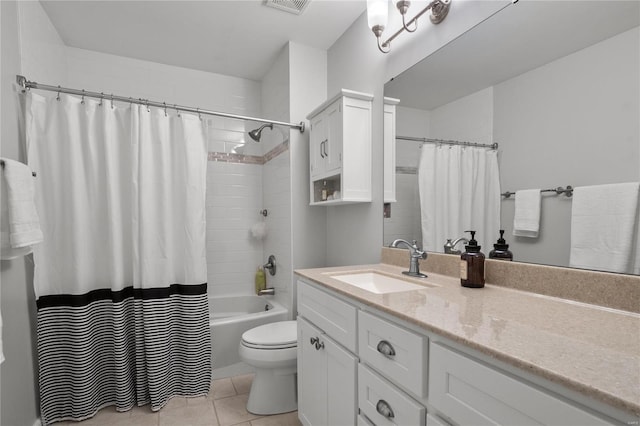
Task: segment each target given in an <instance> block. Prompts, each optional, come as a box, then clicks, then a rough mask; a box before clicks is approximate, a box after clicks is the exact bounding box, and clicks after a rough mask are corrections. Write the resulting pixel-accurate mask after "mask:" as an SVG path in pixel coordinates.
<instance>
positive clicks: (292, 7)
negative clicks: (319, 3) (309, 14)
mask: <svg viewBox="0 0 640 426" xmlns="http://www.w3.org/2000/svg"><path fill="white" fill-rule="evenodd" d="M310 1H311V0H265V2H264V4H265V6H269V7H273V8H275V9H279V10H284V11H285V12H289V13H293V14H295V15H301V14H302V12H304V10H305V9H306V8H307V5H308V4H309V2H310Z"/></svg>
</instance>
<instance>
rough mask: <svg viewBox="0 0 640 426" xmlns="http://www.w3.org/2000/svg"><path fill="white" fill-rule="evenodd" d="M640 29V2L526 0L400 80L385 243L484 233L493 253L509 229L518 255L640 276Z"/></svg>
mask: <svg viewBox="0 0 640 426" xmlns="http://www.w3.org/2000/svg"><path fill="white" fill-rule="evenodd" d="M638 25H640V2H637V1H608V2H592V1H571V2H557V1H536V2H518V3H516V4H512V5H509V6H507V7H505V8H504V9H502V10H501V11H500V12H498V13H496V14H495V15H493V16H492V17H490V18H488V19H487V20H485V21H484V22H483V23H481V24H480V25H478V26H476V27H474V28H473V29H471V30H469V31H468V32H466V33H465V34H463V35H462V36H460V37H459V38H457V39H456V40H454V41H452V42H451V43H449V44H448V45H446V46H444V47H443V48H441V49H440V50H439V51H437V52H435V53H433V54H432V55H430V56H429V57H427V58H425V59H424V60H423V61H421V62H420V63H418V64H416V65H415V66H413V67H412V68H410V69H408V70H407V71H405V72H403V73H402V74H401V75H399V76H398V77H396V78H394V79H392V80H391V81H390V82H388V83H387V84H386V85H385V96H386V97H391V98H396V99H398V100H399V104H398V105H397V107H396V144H395V148H396V170H395V171H396V176H395V177H396V186H395V189H396V192H395V200H396V201H395V202H393V203H391V204H390V206H387V211H389V213H390V217H387V218H385V219H384V243H385V245H387V246H388V245H389V244H390V243H391V242H392V241H393V240H394V239H397V238H403V239H407V240H412V239H416V240H418V241H421V242H422V245H423V247H424V248H426V249H427V250H429V251H436V252H444V251H445V244H446V243H447V239H451V240H452V241H451V243H453V242H454V241H455V240H456V239H459V238H470V236H469V234H465V232H464V231H466V230H468V229H474V230H475V231H477V234H476V239H477V240H478V242H479V244H481V245H482V251H483V252H484V253H485V254H487V255H488V254H489V252H490V251H491V250H492V249H494V244H496V240H498V238H499V237H500V234H499V230H500V229H504V230H505V233H504V238H505V240H506V243H507V244H509V250H510V251H511V252H512V253H513V260H515V261H520V262H531V263H540V264H547V265H554V266H573V267H581V268H587V269H595V270H610V271H613V272H621V273H635V274H638V273H639V272H640V247H638V249H637V250H636V247H637V246H638V245H639V244H638V239H639V238H638V233H639V232H638V217H637V214H638V213H637V210H638V202H637V197H638V194H637V185H638V181H640V124H639V121H640V119H639V117H640V82H639V80H640V79H639V78H638V76H639V75H640V31H639V27H638ZM439 141H440V142H439ZM450 141H460V142H471V143H473V144H486V145H488V146H487V147H477V146H470V145H468V144H467V145H463V144H457V143H450ZM494 143H497V144H498V147H497V149H494V148H492V147H491V144H494ZM435 182H437V183H435ZM622 183H625V184H626V183H630V185H631V186H629V185H627V186H624V185H617V184H622ZM610 184H611V185H613V184H616V185H615V186H612V187H603V186H602V185H610ZM634 185H635V186H634ZM568 186H571V187H573V188H575V190H574V191H566V189H567V187H568ZM558 187H561V188H560V189H562V191H560V190H558V191H555V189H557V188H558ZM634 188H636V189H635V193H634ZM546 189H549V190H551V189H553V191H548V192H540V191H541V190H546ZM525 190H530V191H525ZM516 192H518V194H517V196H516V195H514V193H516ZM535 193H537V194H538V195H537V197H536V196H535ZM507 195H509V196H507ZM516 198H517V199H518V211H517V212H516ZM527 201H528V202H529V204H527ZM634 203H635V204H634ZM536 206H537V207H536ZM536 209H538V212H539V214H538V216H536V214H535V213H536ZM532 210H533V211H532ZM531 215H533V216H531ZM531 221H533V223H531ZM514 224H515V234H517V235H514ZM572 224H573V233H574V235H573V236H572ZM572 244H573V245H572ZM453 250H463V251H464V240H461V242H460V243H458V244H457V245H456V247H454V248H453ZM618 261H619V262H618ZM614 263H616V265H614ZM617 263H619V265H618V264H617ZM603 265H604V266H603Z"/></svg>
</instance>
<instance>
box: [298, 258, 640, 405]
mask: <svg viewBox="0 0 640 426" xmlns="http://www.w3.org/2000/svg"><path fill="white" fill-rule="evenodd" d="M403 270H406V268H404V267H399V266H393V265H388V264H376V265H359V266H344V267H335V268H319V269H303V270H296V271H295V272H296V273H297V274H298V275H300V276H302V277H304V278H307V279H308V280H311V281H312V282H315V283H317V284H320V285H322V286H324V287H327V288H329V289H332V290H335V291H336V292H338V293H341V294H343V295H346V296H349V297H352V298H354V299H355V300H357V301H358V302H361V303H363V304H365V305H369V306H372V307H375V308H377V309H379V310H380V311H384V312H387V313H389V314H391V315H394V316H396V317H397V318H400V319H402V320H405V321H407V322H410V323H413V324H416V325H418V326H420V327H422V328H424V329H425V330H428V331H430V332H433V333H436V334H439V335H441V336H445V337H447V338H450V339H452V340H454V341H456V342H459V343H461V344H464V345H466V346H468V347H470V348H474V349H476V350H479V351H481V352H483V353H485V354H487V355H489V356H491V357H494V358H496V359H499V360H502V361H504V362H507V363H509V364H511V365H514V366H516V367H519V368H522V369H524V370H526V371H528V372H531V373H533V374H536V375H539V376H541V377H544V378H546V379H548V380H550V381H552V382H555V383H559V384H561V385H563V386H566V387H567V388H569V389H573V390H575V391H578V392H580V393H582V394H584V395H587V396H590V397H592V398H594V399H596V400H599V401H602V402H604V403H606V404H609V405H611V406H614V407H617V408H619V409H622V410H624V411H626V412H628V413H632V414H634V415H640V314H638V313H634V312H628V311H623V310H617V309H611V308H606V307H602V306H597V305H591V304H586V303H581V302H576V301H572V300H568V299H561V298H557V297H550V296H545V295H541V294H536V293H531V292H525V291H520V290H514V289H511V288H505V287H501V286H494V285H491V284H487V285H485V287H484V288H482V289H469V288H464V287H461V286H460V280H459V279H457V278H453V277H450V276H445V275H439V274H435V273H429V278H427V279H425V281H421V280H418V279H412V278H409V277H407V276H404V275H402V274H401V272H402V271H403ZM347 271H348V272H352V271H377V272H382V273H384V274H387V275H390V276H392V277H397V278H401V279H405V280H408V281H411V282H414V283H423V284H424V283H426V284H427V285H431V286H430V287H425V288H424V289H420V290H412V291H405V292H399V293H387V294H374V293H371V292H368V291H365V290H362V289H360V288H358V287H355V286H352V285H349V284H346V283H343V282H341V281H338V280H336V279H333V278H332V275H336V274H339V273H345V272H347Z"/></svg>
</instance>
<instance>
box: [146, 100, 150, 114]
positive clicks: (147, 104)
mask: <svg viewBox="0 0 640 426" xmlns="http://www.w3.org/2000/svg"><path fill="white" fill-rule="evenodd" d="M145 101H146V103H145V105H146V106H147V112H151V110H150V109H149V99H145Z"/></svg>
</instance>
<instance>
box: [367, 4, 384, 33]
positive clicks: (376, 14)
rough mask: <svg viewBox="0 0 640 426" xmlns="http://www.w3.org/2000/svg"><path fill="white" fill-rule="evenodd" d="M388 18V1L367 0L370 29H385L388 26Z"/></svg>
mask: <svg viewBox="0 0 640 426" xmlns="http://www.w3.org/2000/svg"><path fill="white" fill-rule="evenodd" d="M388 16H389V1H388V0H367V21H368V23H369V28H371V29H372V30H373V29H374V28H375V27H382V28H381V29H384V28H385V27H386V26H387V19H388Z"/></svg>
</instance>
